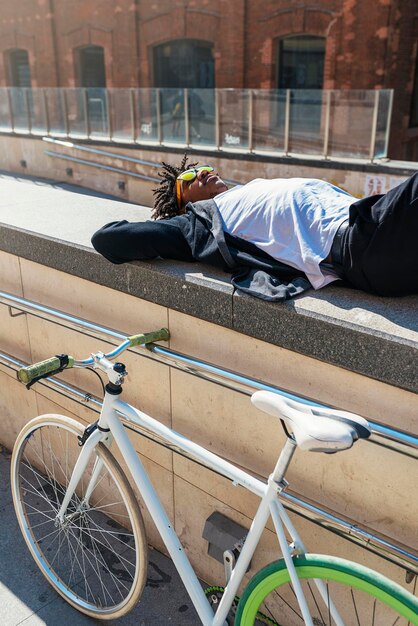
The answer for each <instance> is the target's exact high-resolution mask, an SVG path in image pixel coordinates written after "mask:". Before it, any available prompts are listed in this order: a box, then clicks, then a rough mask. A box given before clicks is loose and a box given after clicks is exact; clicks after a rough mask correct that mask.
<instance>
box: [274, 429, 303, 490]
mask: <svg viewBox="0 0 418 626" xmlns="http://www.w3.org/2000/svg"><path fill="white" fill-rule="evenodd" d="M296 446H297V444H296V441H295V440H294V439H293V438H291V437H287V439H286V443H285V444H284V446H283V449H282V451H281V453H280V456H279V458H278V460H277V463H276V467H275V468H274V471H273V474H272V475H271V478H272V479H273V480H274V482H275V483H277V484H278V485H282V487H284V486H286V483H285V482H284V477H285V474H286V472H287V469H288V467H289V465H290V462H291V460H292V458H293V455H294V453H295V451H296Z"/></svg>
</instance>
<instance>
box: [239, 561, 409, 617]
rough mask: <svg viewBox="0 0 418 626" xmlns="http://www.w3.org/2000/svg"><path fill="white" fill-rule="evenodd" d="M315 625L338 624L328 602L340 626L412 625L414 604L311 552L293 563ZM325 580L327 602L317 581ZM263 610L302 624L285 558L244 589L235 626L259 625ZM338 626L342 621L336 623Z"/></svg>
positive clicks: (356, 568) (362, 571) (386, 583)
mask: <svg viewBox="0 0 418 626" xmlns="http://www.w3.org/2000/svg"><path fill="white" fill-rule="evenodd" d="M293 562H294V564H295V566H296V571H297V574H298V578H299V579H300V581H301V584H302V588H303V591H304V595H305V599H306V601H307V603H308V606H309V609H310V613H311V616H312V622H313V624H314V626H335V625H336V624H338V622H336V621H335V620H334V618H333V617H332V615H331V612H330V610H329V608H328V605H329V602H328V599H329V598H330V599H332V601H333V602H334V604H335V606H336V608H337V610H338V612H339V615H340V617H341V619H342V623H343V624H344V626H363V625H366V624H367V626H394V625H395V624H396V626H409V625H410V624H413V625H414V626H415V625H417V624H418V600H417V598H416V597H415V596H413V595H412V594H410V593H408V592H407V591H405V589H403V588H402V587H400V586H399V585H397V584H396V583H393V582H392V581H390V580H388V579H387V578H385V577H384V576H381V575H380V574H378V573H377V572H374V571H372V570H370V569H368V568H366V567H363V566H361V565H358V564H357V563H352V562H350V561H345V560H343V559H338V558H336V557H330V556H322V555H318V554H309V555H306V556H304V557H298V558H295V559H294V560H293ZM318 579H320V580H322V581H324V584H325V588H326V597H325V600H323V598H322V597H321V595H320V594H319V591H318V589H317V587H316V584H315V580H318ZM258 611H261V612H262V613H264V614H265V615H266V616H268V617H269V618H270V619H271V624H272V625H276V624H278V625H279V626H302V625H303V624H305V622H304V620H303V617H302V615H301V611H300V608H299V604H298V602H297V599H296V595H295V592H294V590H293V587H292V584H291V583H290V576H289V572H288V570H287V568H286V564H285V562H284V560H283V559H282V560H280V561H276V562H274V563H271V564H270V565H268V566H267V567H265V568H263V569H262V570H260V571H259V572H258V573H257V574H256V575H255V576H254V578H253V579H252V580H251V581H250V583H249V584H248V586H247V587H246V589H245V591H244V593H243V595H242V598H241V600H240V603H239V605H238V609H237V616H236V620H235V625H236V626H253V625H256V626H259V624H260V625H261V624H263V626H264V624H265V623H268V622H266V621H262V622H259V620H258V619H257V612H258ZM340 623H341V622H340Z"/></svg>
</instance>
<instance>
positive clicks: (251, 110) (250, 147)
mask: <svg viewBox="0 0 418 626" xmlns="http://www.w3.org/2000/svg"><path fill="white" fill-rule="evenodd" d="M248 98H249V101H248V151H249V152H252V151H253V113H254V92H253V90H252V89H249V93H248Z"/></svg>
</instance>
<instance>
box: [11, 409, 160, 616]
mask: <svg viewBox="0 0 418 626" xmlns="http://www.w3.org/2000/svg"><path fill="white" fill-rule="evenodd" d="M83 432H84V428H83V426H82V425H81V424H79V423H78V422H76V421H75V420H72V419H70V418H68V417H64V416H61V415H41V416H40V417H37V418H35V419H33V420H31V421H30V422H29V423H28V424H27V425H26V426H25V427H24V428H23V430H22V431H21V433H20V434H19V436H18V438H17V440H16V443H15V446H14V450H13V455H12V467H11V482H12V495H13V502H14V507H15V511H16V515H17V518H18V521H19V525H20V528H21V531H22V533H23V536H24V538H25V541H26V543H27V545H28V547H29V550H30V551H31V553H32V556H33V557H34V559H35V561H36V563H37V565H38V566H39V568H40V569H41V571H42V573H43V575H44V576H45V577H46V578H47V580H48V581H49V583H50V584H51V585H52V586H53V587H54V588H55V589H56V591H58V593H59V594H61V596H63V597H64V598H65V600H67V601H68V602H69V603H70V604H71V605H72V606H74V607H75V608H76V609H78V610H79V611H81V612H83V613H86V614H87V615H90V616H92V617H96V618H101V619H111V618H112V619H114V618H118V617H121V616H122V615H125V613H127V612H128V611H129V610H131V609H132V608H133V606H134V605H135V604H136V603H137V601H138V599H139V597H140V595H141V593H142V590H143V587H144V584H145V581H146V571H147V562H148V559H147V556H148V546H147V542H146V536H145V530H144V524H143V520H142V515H141V512H140V509H139V506H138V502H137V500H136V498H135V495H134V493H133V491H132V488H131V487H130V485H129V483H128V481H127V478H126V476H125V475H124V473H123V471H122V469H121V468H120V466H119V464H118V463H117V461H116V460H115V458H114V457H113V455H112V454H111V452H110V451H109V450H108V449H107V448H106V446H105V445H103V444H101V443H100V444H99V445H98V446H96V448H95V450H94V453H93V454H92V458H91V459H90V461H89V464H88V467H87V470H86V472H85V474H84V475H83V478H82V479H81V481H80V483H79V485H78V487H77V490H76V493H75V494H74V496H73V497H72V499H71V502H70V504H69V506H68V509H67V514H66V516H65V520H64V523H59V522H58V521H57V513H58V511H59V508H60V506H61V503H62V500H63V498H64V495H65V491H66V488H67V485H68V482H69V480H70V477H71V475H72V471H73V468H74V465H75V462H76V460H77V458H78V455H79V453H80V447H79V445H78V444H79V442H78V439H77V437H78V435H81V434H82V433H83ZM97 460H100V461H101V462H102V464H103V465H102V469H101V471H100V474H99V477H98V479H97V481H96V484H95V487H94V489H93V492H92V494H91V496H90V498H89V501H88V503H85V502H83V498H84V496H85V492H86V489H87V486H88V484H89V479H90V477H91V474H92V471H93V467H94V465H95V462H96V461H97Z"/></svg>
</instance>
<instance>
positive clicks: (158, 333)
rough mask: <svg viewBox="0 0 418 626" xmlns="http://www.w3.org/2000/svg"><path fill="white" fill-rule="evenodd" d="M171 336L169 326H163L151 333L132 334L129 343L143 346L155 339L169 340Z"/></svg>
mask: <svg viewBox="0 0 418 626" xmlns="http://www.w3.org/2000/svg"><path fill="white" fill-rule="evenodd" d="M169 338H170V331H169V330H168V328H161V329H160V330H154V331H153V332H151V333H140V334H139V335H132V337H128V340H129V345H130V346H131V347H133V346H142V345H144V344H147V343H154V342H155V341H167V340H168V339H169Z"/></svg>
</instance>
